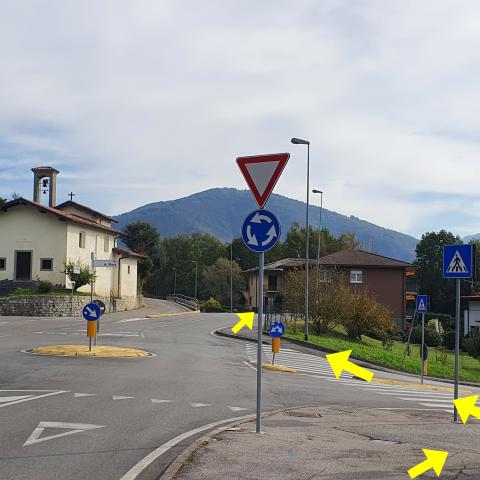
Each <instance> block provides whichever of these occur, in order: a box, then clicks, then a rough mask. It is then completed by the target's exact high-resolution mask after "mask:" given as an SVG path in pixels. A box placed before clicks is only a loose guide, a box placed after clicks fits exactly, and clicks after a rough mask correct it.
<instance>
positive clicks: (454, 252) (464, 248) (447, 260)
mask: <svg viewBox="0 0 480 480" xmlns="http://www.w3.org/2000/svg"><path fill="white" fill-rule="evenodd" d="M472 275H473V245H445V246H444V247H443V278H472Z"/></svg>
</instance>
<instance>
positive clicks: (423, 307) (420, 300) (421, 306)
mask: <svg viewBox="0 0 480 480" xmlns="http://www.w3.org/2000/svg"><path fill="white" fill-rule="evenodd" d="M415 312H416V313H417V314H418V313H421V314H422V346H421V347H420V358H421V363H422V370H421V374H420V381H421V383H422V385H423V377H424V375H425V361H426V359H427V356H428V349H427V346H426V345H425V313H427V312H428V295H417V299H416V303H415Z"/></svg>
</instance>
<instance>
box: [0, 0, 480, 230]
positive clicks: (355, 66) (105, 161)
mask: <svg viewBox="0 0 480 480" xmlns="http://www.w3.org/2000/svg"><path fill="white" fill-rule="evenodd" d="M479 45H480V2H478V1H467V0H462V1H458V0H454V1H449V0H421V1H418V0H375V1H374V0H350V1H342V0H295V1H293V0H261V1H259V0H255V1H253V0H219V1H216V0H214V1H210V0H205V1H203V2H200V1H196V0H170V1H167V0H135V1H131V0H110V1H108V0H81V1H78V0H77V1H75V0H58V1H53V0H43V1H41V2H39V1H36V0H32V1H28V0H18V1H11V0H0V61H1V66H0V194H3V195H4V196H7V195H9V194H10V193H12V192H18V193H19V194H21V195H23V196H26V197H28V198H31V195H32V174H31V172H30V168H31V167H32V166H38V165H45V164H46V165H52V166H54V167H56V168H57V169H59V170H61V175H60V176H59V199H60V200H63V199H67V197H66V194H67V193H68V192H70V190H73V191H74V192H76V194H77V197H76V200H78V201H79V202H83V203H87V204H89V205H91V206H92V207H94V208H97V209H100V210H103V211H105V212H107V213H110V214H116V213H121V212H124V211H127V210H130V209H132V208H135V207H137V206H140V205H143V204H145V203H149V202H154V201H159V200H169V199H174V198H178V197H182V196H187V195H189V194H191V193H194V192H197V191H201V190H205V189H208V188H212V187H220V186H233V187H238V188H244V187H245V184H244V181H243V178H242V177H241V175H240V173H239V171H238V170H237V167H236V164H235V157H237V156H240V155H252V154H259V153H273V152H283V151H289V152H290V153H291V154H292V156H291V159H290V162H289V164H288V165H287V167H286V169H285V171H284V174H283V177H282V179H281V180H280V181H279V183H278V184H277V187H276V190H275V191H276V193H280V194H283V195H286V196H289V197H293V198H296V199H300V200H304V199H305V167H306V151H305V148H304V147H302V146H301V145H292V144H290V138H291V137H292V136H297V137H303V138H308V139H310V140H311V161H312V165H311V181H312V186H313V187H315V188H319V189H322V190H324V191H325V197H324V199H325V202H324V203H325V206H326V207H327V208H329V209H331V210H335V211H338V212H340V213H344V214H347V215H356V216H358V217H361V218H364V219H366V220H369V221H371V222H374V223H377V224H379V225H382V226H385V227H389V228H393V229H396V230H400V231H403V232H405V233H410V234H412V235H415V236H420V235H421V233H422V232H425V231H427V230H438V229H441V228H447V229H450V230H452V231H454V232H455V233H459V234H461V235H466V234H470V233H478V232H480V189H479V184H480V181H479V180H480V175H479V161H480V127H479V125H480V120H479V119H480V55H479V54H478V48H479Z"/></svg>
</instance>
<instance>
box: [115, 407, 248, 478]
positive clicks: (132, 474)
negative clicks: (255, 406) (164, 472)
mask: <svg viewBox="0 0 480 480" xmlns="http://www.w3.org/2000/svg"><path fill="white" fill-rule="evenodd" d="M252 418H255V415H245V416H243V417H232V418H227V419H225V420H220V421H218V422H213V423H209V424H208V425H204V426H203V427H199V428H195V429H194V430H190V431H188V432H185V433H182V434H181V435H178V436H177V437H175V438H172V439H171V440H169V441H168V442H166V443H164V444H163V445H160V446H159V447H158V448H156V449H155V450H154V451H153V452H151V453H149V454H148V455H147V456H146V457H145V458H143V459H142V460H140V461H139V462H138V463H137V464H136V465H134V466H133V467H132V468H131V469H130V470H129V471H128V472H127V473H126V474H125V475H124V476H123V477H122V478H120V480H135V479H136V478H137V477H138V476H139V475H140V474H141V473H142V472H143V470H145V469H146V468H147V467H148V466H149V465H150V464H151V463H152V462H154V461H155V460H156V459H157V458H159V457H161V456H162V455H163V454H164V453H165V452H168V450H170V449H171V448H172V447H174V446H175V445H178V444H179V443H180V442H182V441H183V440H186V439H187V438H188V437H191V436H193V435H197V433H201V432H204V431H205V430H210V429H212V428H215V427H218V426H219V425H224V424H225V423H231V422H235V421H241V420H249V419H252Z"/></svg>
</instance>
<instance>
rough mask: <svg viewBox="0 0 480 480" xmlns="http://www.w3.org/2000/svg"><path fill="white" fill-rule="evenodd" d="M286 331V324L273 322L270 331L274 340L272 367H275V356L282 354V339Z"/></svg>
mask: <svg viewBox="0 0 480 480" xmlns="http://www.w3.org/2000/svg"><path fill="white" fill-rule="evenodd" d="M285 330H286V329H285V324H284V323H282V322H273V323H272V324H271V325H270V328H269V330H268V331H269V333H270V337H271V338H272V353H273V359H272V365H275V354H277V353H278V352H280V339H281V338H282V337H283V335H284V334H285Z"/></svg>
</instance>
